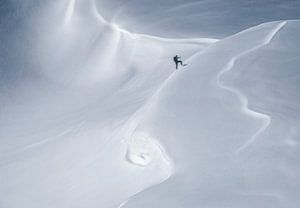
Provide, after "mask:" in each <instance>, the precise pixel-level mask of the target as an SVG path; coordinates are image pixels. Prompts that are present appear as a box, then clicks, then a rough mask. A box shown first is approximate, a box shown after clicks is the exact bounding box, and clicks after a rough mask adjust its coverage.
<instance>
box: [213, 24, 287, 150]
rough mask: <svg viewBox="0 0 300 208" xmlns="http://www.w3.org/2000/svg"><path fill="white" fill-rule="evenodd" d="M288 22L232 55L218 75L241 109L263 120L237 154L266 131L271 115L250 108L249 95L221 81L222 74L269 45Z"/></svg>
mask: <svg viewBox="0 0 300 208" xmlns="http://www.w3.org/2000/svg"><path fill="white" fill-rule="evenodd" d="M286 24H287V22H286V21H283V22H280V23H279V24H278V25H277V26H276V27H275V28H273V30H271V32H270V33H269V34H268V35H267V36H266V37H265V39H264V40H263V42H262V44H260V45H257V46H255V47H253V48H250V49H248V50H246V51H244V52H242V53H240V54H238V55H236V56H234V57H232V58H231V59H230V60H229V62H228V63H227V64H226V65H225V67H224V68H223V69H222V70H221V71H220V72H219V73H218V75H217V84H218V86H219V87H220V88H223V89H225V90H228V91H230V92H232V93H234V94H236V95H237V96H238V98H239V100H240V102H241V106H242V107H241V109H242V112H243V113H244V114H246V115H248V116H250V117H253V118H256V119H259V120H261V121H262V126H261V127H260V128H259V130H258V131H257V132H256V133H255V134H254V135H253V136H252V137H251V138H250V139H249V140H248V141H246V142H245V143H244V144H242V145H241V146H240V147H239V148H237V149H236V151H235V154H239V153H240V152H241V151H243V150H244V149H246V148H247V147H248V146H249V145H251V144H252V143H253V142H255V140H256V139H257V137H258V136H259V135H260V134H261V133H262V132H264V131H265V130H266V129H267V128H268V126H269V125H270V123H271V116H269V115H267V114H264V113H260V112H257V111H254V110H252V109H250V108H249V102H248V99H247V97H246V96H245V95H244V94H242V93H241V92H240V91H238V90H237V89H235V88H232V87H229V86H226V85H225V84H224V83H222V82H221V78H222V76H223V75H224V74H225V73H226V72H228V71H230V70H232V69H233V67H234V65H235V63H236V61H237V60H238V59H240V58H241V57H243V56H244V55H247V54H249V53H251V52H253V51H255V50H258V49H260V48H262V47H264V46H266V45H268V44H269V43H271V41H272V40H273V39H274V37H275V36H276V34H277V33H278V32H279V31H280V30H281V29H282V28H283V27H284V26H285V25H286Z"/></svg>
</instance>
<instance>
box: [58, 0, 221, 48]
mask: <svg viewBox="0 0 300 208" xmlns="http://www.w3.org/2000/svg"><path fill="white" fill-rule="evenodd" d="M76 2H77V0H69V2H68V5H67V7H66V14H65V17H64V26H66V25H67V24H68V23H70V22H71V19H72V16H73V14H74V11H75V10H76V8H75V7H76ZM86 3H87V4H90V5H89V6H90V7H91V10H92V12H93V13H94V15H95V17H96V18H97V19H98V20H99V21H100V22H101V23H103V24H104V25H106V26H108V27H111V28H113V29H115V30H116V31H117V32H119V33H123V34H127V35H128V36H130V37H132V38H133V39H136V38H139V37H142V38H149V39H153V40H160V41H165V42H174V41H175V42H183V43H189V44H204V43H207V44H212V43H215V42H217V41H219V39H215V38H165V37H160V36H154V35H148V34H143V33H133V32H130V31H128V30H126V29H124V28H121V27H120V26H119V25H118V24H116V23H111V22H109V21H107V20H106V19H105V18H104V17H103V16H102V15H101V14H100V12H99V10H98V8H97V5H96V2H95V0H89V1H87V2H86Z"/></svg>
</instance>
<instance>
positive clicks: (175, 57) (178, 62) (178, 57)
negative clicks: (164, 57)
mask: <svg viewBox="0 0 300 208" xmlns="http://www.w3.org/2000/svg"><path fill="white" fill-rule="evenodd" d="M180 59H181V57H180V56H178V55H176V56H174V57H173V60H174V62H175V64H176V69H178V64H180V65H181V66H183V64H182V61H181V60H180Z"/></svg>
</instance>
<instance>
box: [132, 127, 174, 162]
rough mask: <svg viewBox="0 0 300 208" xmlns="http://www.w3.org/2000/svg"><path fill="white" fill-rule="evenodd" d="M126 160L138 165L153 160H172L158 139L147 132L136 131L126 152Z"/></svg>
mask: <svg viewBox="0 0 300 208" xmlns="http://www.w3.org/2000/svg"><path fill="white" fill-rule="evenodd" d="M126 160H127V161H128V162H129V163H131V164H134V165H138V166H147V165H150V163H152V162H163V161H168V162H169V161H170V159H169V158H168V156H167V155H166V153H165V151H164V149H163V147H162V146H161V145H160V144H159V143H158V142H157V140H156V139H154V138H153V137H151V136H150V135H149V134H147V133H145V132H138V133H134V135H133V136H132V139H131V141H130V144H129V146H128V149H127V152H126Z"/></svg>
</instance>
